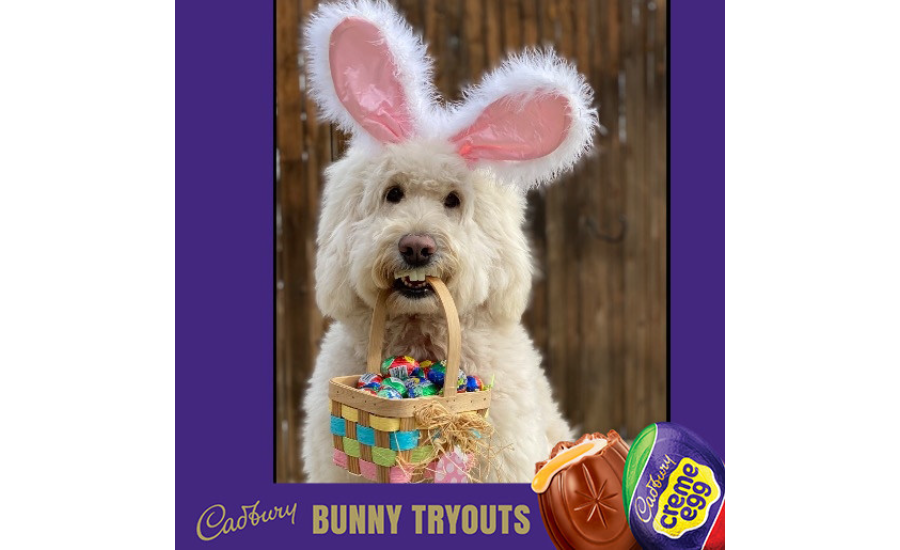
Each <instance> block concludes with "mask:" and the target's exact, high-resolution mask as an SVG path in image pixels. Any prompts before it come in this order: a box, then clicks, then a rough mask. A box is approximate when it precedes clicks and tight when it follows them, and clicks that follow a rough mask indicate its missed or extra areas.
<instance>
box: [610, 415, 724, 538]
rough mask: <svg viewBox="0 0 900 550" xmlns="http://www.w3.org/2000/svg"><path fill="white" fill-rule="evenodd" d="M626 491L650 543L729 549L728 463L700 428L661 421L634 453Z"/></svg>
mask: <svg viewBox="0 0 900 550" xmlns="http://www.w3.org/2000/svg"><path fill="white" fill-rule="evenodd" d="M622 496H623V501H624V505H625V510H626V513H627V514H628V524H629V526H630V527H631V532H632V533H633V534H634V538H635V539H637V541H638V542H639V543H640V544H641V546H642V547H644V548H662V549H672V550H675V549H688V548H691V549H696V548H702V549H705V550H719V549H724V548H725V464H724V463H723V462H722V460H721V459H719V457H718V456H716V454H715V453H714V452H713V451H712V450H711V449H710V448H709V445H707V444H706V443H705V442H704V441H703V440H702V439H700V438H699V437H698V436H697V435H696V434H695V433H694V432H692V431H690V430H688V429H687V428H685V427H683V426H679V425H678V424H673V423H670V422H657V423H656V424H651V425H649V426H647V427H646V428H644V429H643V430H642V431H641V433H640V434H638V436H637V438H636V439H635V440H634V443H632V445H631V450H630V451H629V453H628V459H627V461H626V463H625V476H624V477H623V480H622Z"/></svg>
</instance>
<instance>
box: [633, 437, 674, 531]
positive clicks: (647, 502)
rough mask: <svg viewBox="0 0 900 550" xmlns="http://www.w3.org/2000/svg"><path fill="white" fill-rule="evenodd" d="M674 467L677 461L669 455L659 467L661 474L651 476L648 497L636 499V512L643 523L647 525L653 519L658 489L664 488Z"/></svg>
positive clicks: (648, 482)
mask: <svg viewBox="0 0 900 550" xmlns="http://www.w3.org/2000/svg"><path fill="white" fill-rule="evenodd" d="M673 466H675V461H674V460H672V459H671V458H669V455H668V454H667V455H666V459H665V460H663V462H662V464H660V465H659V472H657V474H656V475H655V476H654V475H653V473H650V474H649V478H650V479H648V480H647V485H646V487H647V496H646V497H643V496H639V497H637V498H636V499H635V510H636V511H637V513H638V518H640V520H641V521H642V522H644V523H647V522H648V521H650V520H651V519H652V518H653V508H654V507H656V500H657V498H659V491H657V489H661V488H662V486H663V483H664V482H665V479H666V476H668V475H669V473H670V472H669V470H670V468H672V467H673Z"/></svg>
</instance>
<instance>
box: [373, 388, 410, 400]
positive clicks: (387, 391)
mask: <svg viewBox="0 0 900 550" xmlns="http://www.w3.org/2000/svg"><path fill="white" fill-rule="evenodd" d="M375 395H377V396H378V397H386V398H388V399H403V396H402V395H400V392H398V391H397V390H395V389H394V388H384V389H383V390H380V391H379V392H378V393H376V394H375Z"/></svg>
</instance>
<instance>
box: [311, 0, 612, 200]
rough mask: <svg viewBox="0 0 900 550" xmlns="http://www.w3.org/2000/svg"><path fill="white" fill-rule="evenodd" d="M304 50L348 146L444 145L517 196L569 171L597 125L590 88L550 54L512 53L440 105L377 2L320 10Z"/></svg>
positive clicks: (391, 17)
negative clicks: (420, 141) (458, 98)
mask: <svg viewBox="0 0 900 550" xmlns="http://www.w3.org/2000/svg"><path fill="white" fill-rule="evenodd" d="M306 49H307V54H308V59H309V62H310V66H309V71H308V72H309V76H310V80H311V82H310V90H311V92H312V95H313V97H314V98H315V100H316V102H317V103H318V104H319V107H320V109H321V111H322V113H323V115H324V116H325V118H327V119H329V120H331V121H333V122H336V123H337V124H339V125H340V127H341V128H342V129H344V130H346V131H348V132H350V133H351V134H352V135H353V140H354V142H368V143H369V144H375V145H379V146H380V145H383V144H389V143H402V142H405V141H407V140H410V139H416V138H425V139H443V140H446V141H448V142H450V143H451V144H452V145H453V146H454V148H455V150H456V152H457V153H458V154H459V155H460V156H461V157H463V158H464V159H466V161H467V162H468V163H469V164H470V166H473V167H475V168H489V169H491V170H492V171H493V172H494V173H495V174H496V175H497V176H498V177H500V178H501V179H502V180H504V181H507V182H509V183H512V184H515V185H517V186H519V187H521V188H522V189H529V188H531V187H534V186H536V185H539V184H542V183H547V182H549V181H550V180H552V179H553V178H554V177H556V176H557V175H558V174H559V173H561V172H564V171H566V170H568V169H570V168H571V167H572V166H573V165H574V164H575V162H576V161H577V160H578V159H579V157H581V155H582V154H584V152H585V151H587V150H588V148H589V147H590V146H591V142H592V140H593V132H594V129H595V128H596V127H597V126H598V124H597V113H596V110H594V109H592V108H591V107H590V105H591V103H592V100H593V92H592V91H591V89H590V87H589V86H588V85H587V83H586V82H585V80H584V78H583V77H582V76H581V75H580V74H578V72H577V71H576V70H575V68H574V67H573V66H572V65H570V64H569V63H567V62H566V61H564V60H562V59H560V58H559V57H557V56H556V55H555V54H553V53H552V52H539V51H531V52H526V53H523V54H520V55H518V56H512V57H510V58H509V59H507V60H506V62H504V63H503V64H502V65H501V66H500V67H499V68H497V69H496V70H494V71H493V72H491V73H490V74H488V75H487V76H486V77H485V78H484V79H483V80H482V82H481V83H480V84H479V85H478V86H475V87H472V88H469V89H467V90H465V92H464V100H463V101H462V102H461V103H460V104H458V105H454V106H452V107H450V108H449V109H446V110H445V109H443V108H441V107H439V106H438V103H437V97H438V94H437V91H436V90H435V89H434V87H433V85H432V83H431V82H432V80H431V72H432V69H431V60H430V59H429V58H428V56H427V55H426V52H425V45H424V44H423V43H422V41H421V40H420V39H419V38H418V37H417V36H416V35H415V34H414V33H413V30H412V28H411V27H410V26H409V24H408V23H407V22H406V20H404V19H403V17H402V16H400V14H398V13H397V12H396V11H394V9H393V8H392V7H391V6H390V5H389V4H387V3H386V2H383V1H381V0H361V1H356V2H348V1H345V2H341V3H334V4H323V5H322V6H320V7H319V9H318V11H317V12H316V13H315V14H314V15H313V17H312V19H311V21H310V23H309V24H308V25H307V28H306Z"/></svg>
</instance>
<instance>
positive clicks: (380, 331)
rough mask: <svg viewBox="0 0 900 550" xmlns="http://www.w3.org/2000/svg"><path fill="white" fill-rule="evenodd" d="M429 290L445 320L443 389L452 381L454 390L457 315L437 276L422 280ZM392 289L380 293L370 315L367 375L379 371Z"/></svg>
mask: <svg viewBox="0 0 900 550" xmlns="http://www.w3.org/2000/svg"><path fill="white" fill-rule="evenodd" d="M425 280H426V281H427V282H428V284H429V285H430V286H431V288H432V290H434V292H435V293H436V294H437V295H438V299H439V300H440V302H441V306H443V309H444V316H445V317H446V318H447V370H446V371H445V374H444V387H445V388H446V387H447V381H450V380H452V381H453V383H452V384H453V385H452V387H453V388H454V389H455V388H456V380H457V378H458V377H459V361H460V356H461V355H462V336H461V334H460V332H461V331H460V327H459V312H458V311H457V310H456V304H455V303H454V302H453V297H452V296H451V295H450V291H449V290H447V285H445V284H444V281H442V280H440V279H438V278H436V277H426V279H425ZM391 292H392V291H391V289H389V288H388V289H385V290H382V291H381V292H380V293H379V294H378V300H377V301H376V302H375V311H373V312H372V326H371V328H370V329H369V351H368V355H367V357H366V372H374V373H378V372H380V367H381V359H382V357H381V352H382V346H383V344H384V322H385V317H386V316H387V299H388V296H390V295H391ZM455 394H456V392H455V391H454V392H451V393H448V392H446V391H445V392H444V397H450V396H452V395H455Z"/></svg>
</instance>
